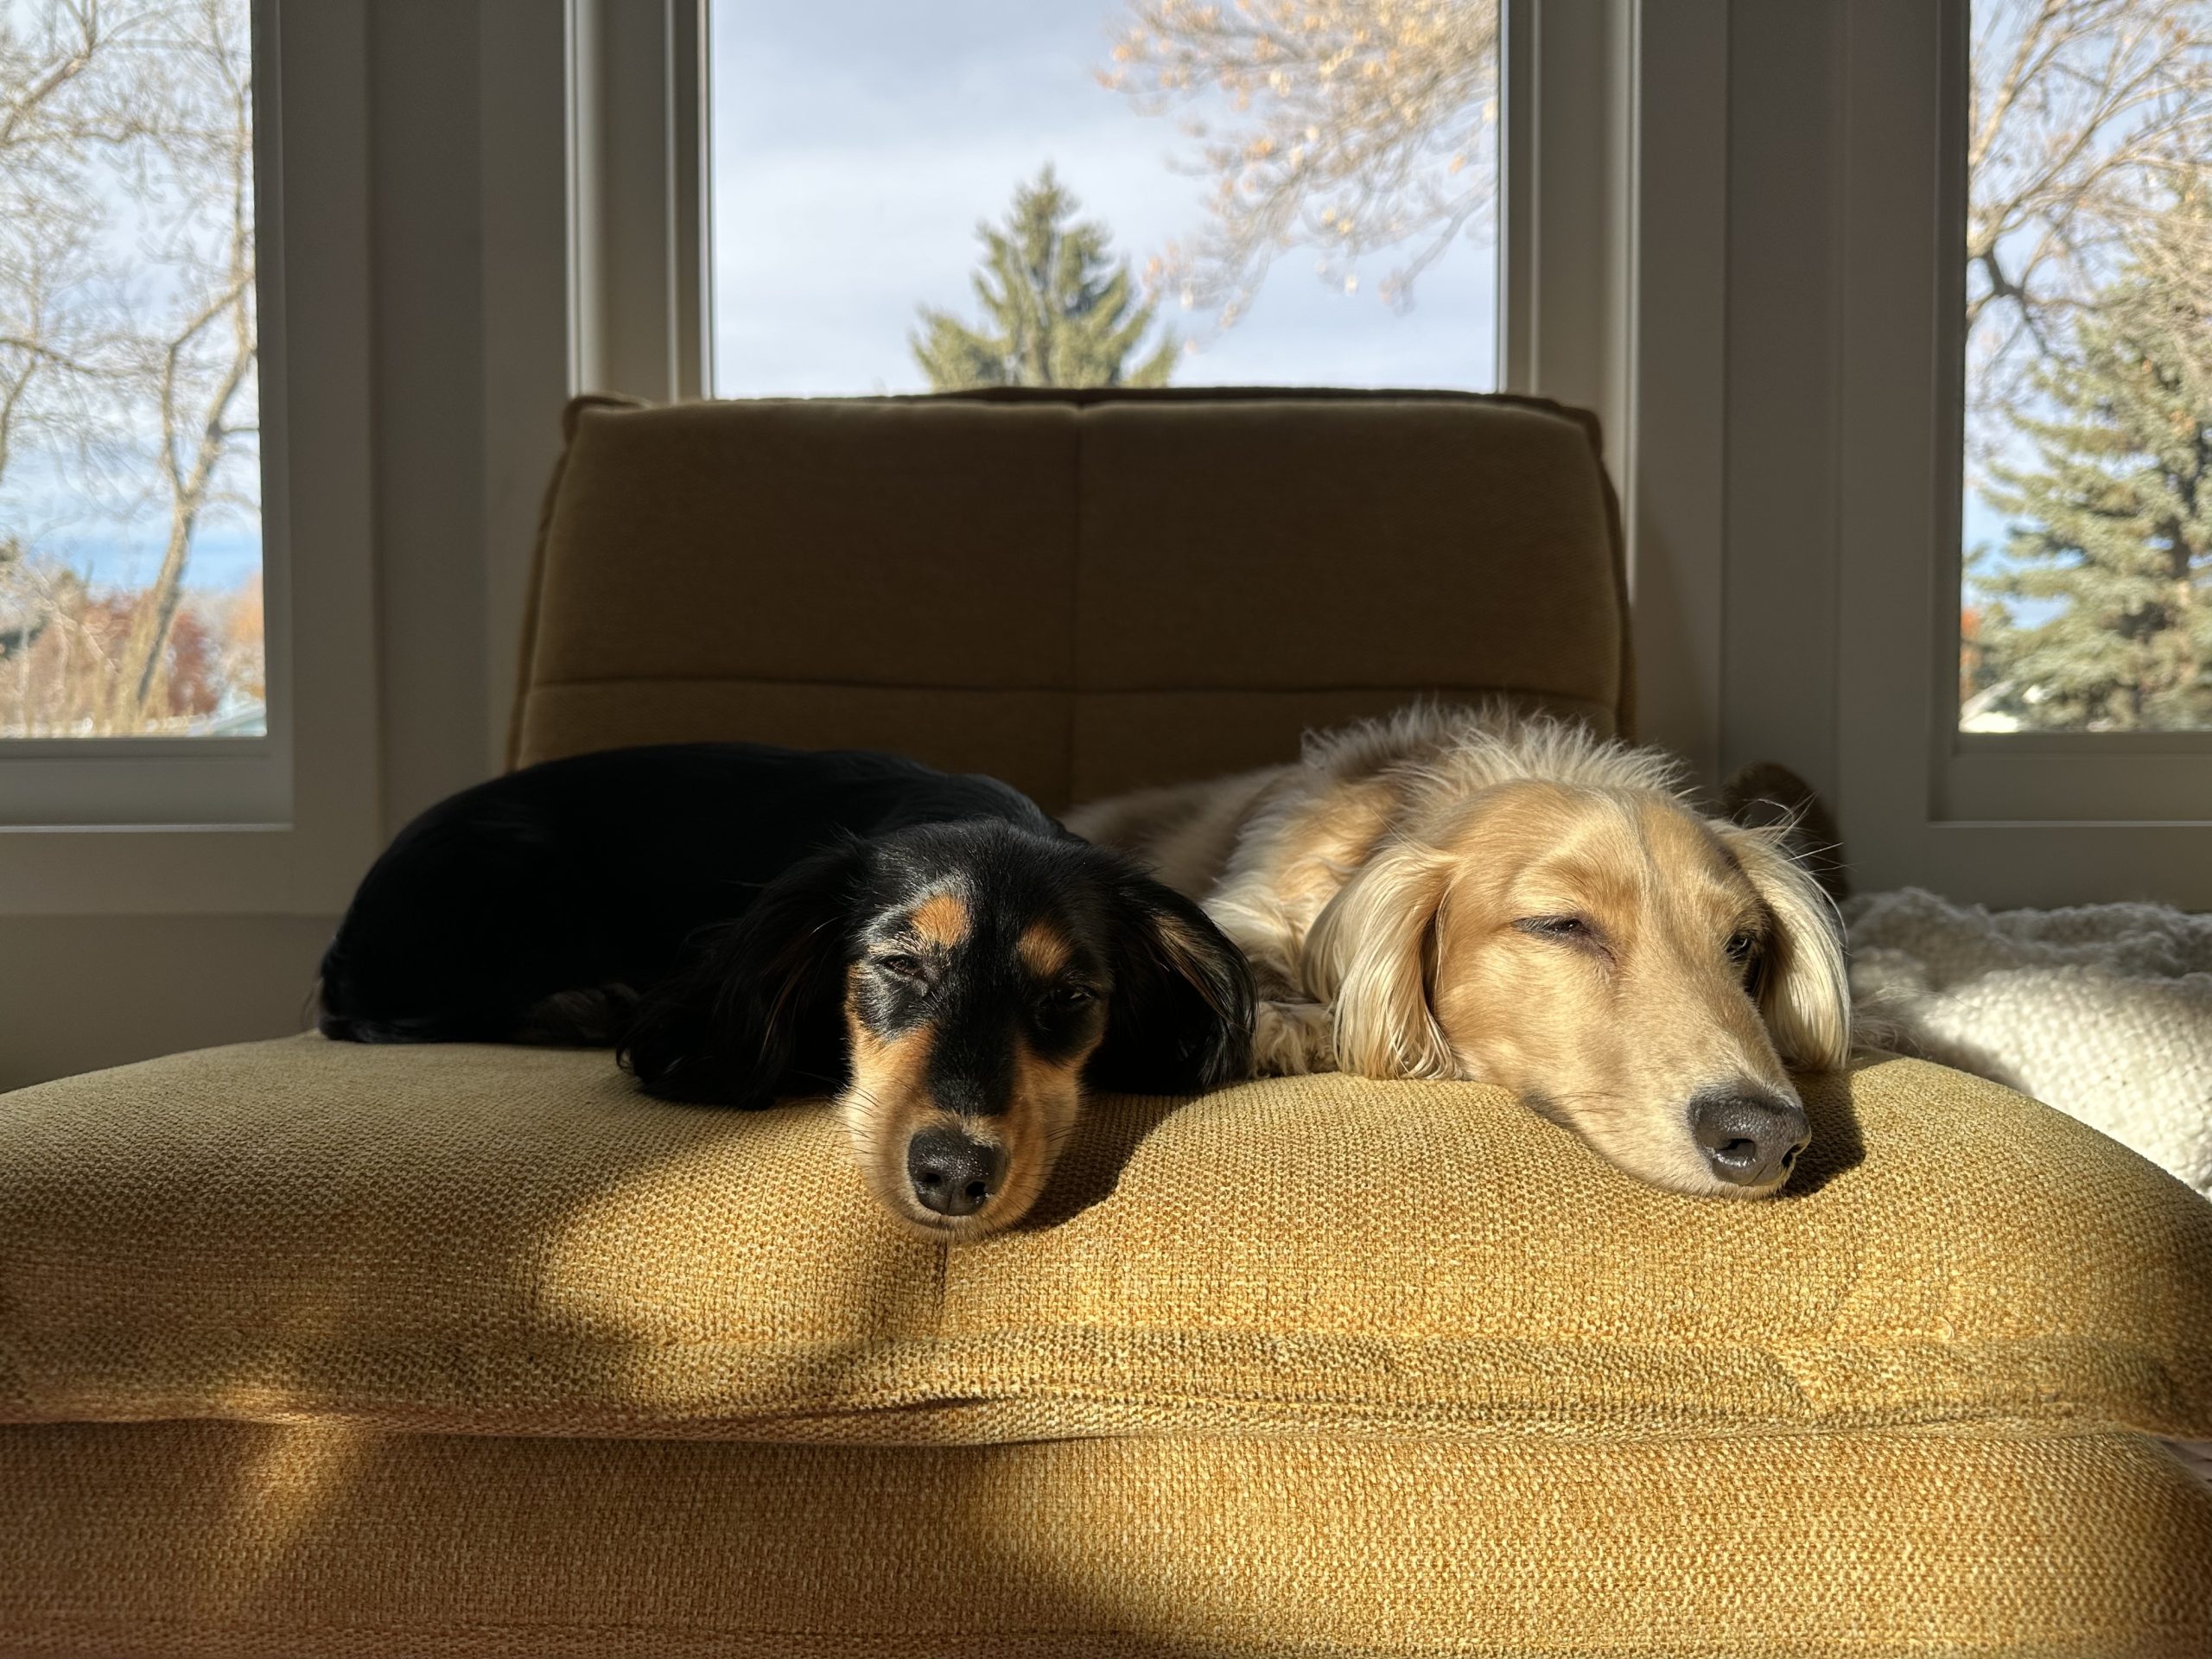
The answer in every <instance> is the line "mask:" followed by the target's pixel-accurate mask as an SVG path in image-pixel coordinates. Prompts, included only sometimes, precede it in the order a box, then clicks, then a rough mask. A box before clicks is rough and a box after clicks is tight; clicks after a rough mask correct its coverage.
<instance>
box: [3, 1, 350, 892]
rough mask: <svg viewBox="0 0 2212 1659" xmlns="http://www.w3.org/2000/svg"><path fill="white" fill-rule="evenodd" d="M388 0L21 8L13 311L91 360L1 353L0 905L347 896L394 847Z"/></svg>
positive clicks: (12, 8) (12, 170)
mask: <svg viewBox="0 0 2212 1659" xmlns="http://www.w3.org/2000/svg"><path fill="white" fill-rule="evenodd" d="M367 22H368V19H367V12H366V9H365V4H364V3H363V0H315V3H312V4H303V3H293V0H100V3H99V4H98V5H97V6H95V5H93V4H92V3H90V0H86V3H83V4H81V5H80V4H79V3H77V0H0V85H4V86H5V88H6V92H5V96H6V97H7V98H8V99H10V100H11V102H10V104H9V105H7V108H6V109H4V110H0V192H6V193H8V194H9V195H10V208H9V212H8V213H7V215H6V216H5V217H4V219H0V307H8V308H10V310H9V311H8V313H7V315H6V316H5V318H4V320H3V321H0V333H5V334H7V335H8V337H9V339H10V340H13V341H17V342H21V341H22V340H33V341H36V340H46V339H54V338H59V336H55V335H53V334H50V333H49V334H36V333H31V334H26V333H24V332H23V324H24V323H25V321H26V319H27V318H28V320H29V321H30V322H32V323H37V324H41V326H47V325H50V326H51V327H54V328H62V327H65V326H66V328H67V331H69V332H68V333H67V352H68V353H69V354H70V361H69V362H68V363H67V364H61V363H56V362H53V361H48V360H44V359H41V362H40V364H39V365H38V366H37V368H36V370H35V372H32V373H30V374H29V378H28V380H26V378H25V371H26V368H27V366H29V361H28V360H29V359H30V358H31V357H33V356H35V355H36V353H32V352H28V351H25V350H22V349H21V348H20V345H19V346H18V348H17V349H16V350H15V351H14V352H13V353H12V354H11V353H10V352H9V351H8V350H7V349H6V348H5V347H4V346H0V374H5V375H8V376H11V377H14V378H13V379H12V380H11V381H10V383H9V384H10V385H13V386H14V387H15V388H16V393H17V395H16V402H15V404H14V405H13V414H14V416H15V420H14V423H12V424H10V426H9V427H8V429H7V448H6V465H5V469H4V470H5V472H6V478H5V480H4V481H0V536H4V537H5V538H7V539H8V540H9V541H10V543H11V545H10V549H9V551H10V559H9V563H10V564H11V565H14V566H16V567H18V569H17V570H16V588H14V589H12V590H11V592H12V594H14V603H15V606H16V608H14V609H13V610H11V611H10V613H9V614H10V616H11V617H12V618H13V619H14V620H15V622H16V626H14V627H13V628H11V629H8V630H6V632H8V633H9V634H10V636H11V637H10V639H8V640H7V642H6V647H5V650H4V652H0V686H4V685H5V684H6V683H8V682H10V681H11V680H12V681H13V683H14V685H15V687H16V692H15V695H16V696H18V697H20V696H22V685H23V683H24V681H25V680H26V679H29V682H30V683H31V685H32V687H33V691H34V696H33V698H32V700H31V702H30V703H29V709H30V714H29V715H28V716H18V717H17V719H16V723H15V724H14V725H13V726H11V727H10V728H7V730H8V733H9V734H7V735H5V736H0V915H7V914H47V915H57V914H85V913H91V912H108V913H117V912H122V913H137V914H146V913H156V912H168V913H178V914H181V913H199V914H212V913H216V912H231V913H246V912H260V913H296V914H309V915H312V914H330V913H333V912H335V911H336V910H337V909H338V908H339V907H340V906H342V905H343V903H344V902H345V899H346V894H347V893H350V892H351V891H352V887H353V882H354V881H355V880H358V878H359V874H360V870H361V868H362V867H363V865H364V864H365V863H366V861H368V858H369V857H370V856H371V855H372V853H373V851H374V849H375V847H376V844H377V838H378V815H377V791H378V759H377V757H378V741H377V718H376V715H377V682H376V667H375V641H374V636H373V632H372V626H373V624H372V619H373V616H374V611H375V587H374V582H373V572H372V562H371V536H372V525H373V524H374V521H375V502H374V493H373V490H372V482H373V480H372V474H371V465H370V463H371V454H372V448H371V434H372V428H371V421H370V416H371V400H370V365H371V362H372V353H371V349H370V347H371V334H370V321H371V319H370V290H369V274H370V270H371V267H372V242H371V238H370V213H369V203H370V197H369V188H370V168H369V144H370V125H369V121H368V84H367V79H366V77H365V75H364V73H363V65H364V63H365V61H366V60H367V54H368V28H367ZM88 40H89V41H90V45H89V47H88V46H87V45H86V42H87V41H88ZM57 49H58V52H59V55H58V56H56V55H55V54H56V51H57ZM110 52H112V53H113V54H115V55H113V56H110V57H106V58H105V60H104V59H103V54H107V53H110ZM103 61H105V65H106V70H105V72H102V70H101V65H102V63H103ZM101 73H107V74H108V75H109V76H110V77H111V78H109V79H100V78H99V76H100V74H101ZM48 99H61V100H62V101H61V102H60V103H54V102H49V101H48ZM72 99H73V100H78V101H77V102H69V101H68V100H72ZM41 110H43V111H48V112H50V115H49V118H50V120H51V122H52V124H53V126H54V128H55V129H57V130H55V131H54V132H52V133H48V132H47V131H46V130H44V129H43V128H41V124H40V120H39V119H37V118H35V117H36V115H37V112H38V111H41ZM9 111H14V116H13V118H11V117H10V114H9ZM48 137H51V138H54V139H57V140H66V141H67V142H61V143H50V144H48V145H47V147H46V148H45V149H43V150H41V149H39V148H38V145H37V143H34V144H33V147H32V149H31V151H30V154H31V155H32V156H34V157H36V158H38V159H37V165H36V166H34V165H33V164H32V162H29V161H26V160H25V159H24V156H25V153H26V152H25V149H23V147H22V143H16V141H24V140H33V141H41V142H42V141H44V140H45V139H47V138H48ZM11 144H13V145H14V147H13V148H10V145H11ZM26 202H28V203H29V204H31V205H33V206H37V205H39V204H44V205H45V206H46V207H50V208H51V209H52V210H53V211H54V212H55V213H64V214H70V215H74V216H75V218H74V219H73V224H75V225H76V226H78V227H79V233H78V235H77V238H76V239H75V240H74V241H52V242H38V241H35V240H33V239H32V232H33V230H34V229H35V227H27V226H24V225H22V224H21V223H19V222H18V213H19V212H20V207H21V205H22V204H24V203H26ZM27 258H44V259H46V260H48V262H49V263H48V266H47V267H46V269H45V270H43V271H41V270H39V269H37V268H36V267H35V265H33V266H29V267H27V266H26V264H24V263H23V262H24V261H25V260H26V259H27ZM10 262H12V263H10ZM65 279H66V280H65ZM27 293H28V294H29V295H30V296H32V297H33V298H34V299H35V300H37V301H39V302H40V303H39V304H38V305H37V306H35V307H34V308H32V309H31V310H29V312H22V311H17V310H16V309H13V308H15V307H16V306H18V305H19V304H20V302H22V297H23V296H24V295H25V294H27ZM294 315H297V316H299V317H300V318H301V319H302V327H301V328H300V329H299V330H298V331H297V333H296V334H294V333H293V331H292V330H290V329H289V328H288V327H287V323H288V321H289V319H290V318H291V317H293V316H294ZM202 319H204V321H202ZM195 324H198V325H199V326H197V327H194V325H195ZM172 347H174V348H175V349H174V352H172ZM64 368H67V370H68V373H67V375H66V376H65V375H64V374H63V373H61V372H60V371H61V370H62V369H64ZM49 371H53V372H52V373H51V374H49ZM63 393H66V394H67V396H66V397H62V396H60V394H63ZM165 396H166V397H167V399H168V410H169V416H170V421H169V425H168V431H167V436H168V440H169V445H168V451H167V454H168V460H166V461H165V460H164V458H163V449H162V436H163V435H164V434H163V429H162V409H163V398H164V397H165ZM295 549H297V550H300V556H298V557H295V556H294V550H295ZM173 555H174V558H173V557H172V556H173ZM26 565H28V566H29V567H30V570H31V573H32V575H35V577H36V578H37V582H38V586H37V587H36V588H32V586H31V581H30V578H29V576H27V575H25V573H24V571H23V570H22V569H21V567H23V566H26ZM257 584H258V585H257ZM26 592H28V593H29V601H28V602H25V601H24V599H23V594H25V593H26ZM257 595H258V597H260V599H261V600H262V601H263V605H264V609H263V611H262V626H261V627H260V629H259V633H258V642H257V639H256V630H255V627H254V600H255V598H256V597H257ZM172 602H173V608H172ZM103 618H105V619H107V620H102V619H103ZM181 619H190V620H191V621H190V622H188V623H187V622H181ZM142 621H149V622H150V624H151V625H152V635H151V637H152V638H153V639H154V640H155V641H156V642H157V643H156V644H155V645H153V646H152V647H151V648H150V649H149V648H147V646H146V643H145V636H144V635H143V634H142V635H140V636H139V648H138V649H137V652H136V655H135V656H134V655H133V654H132V645H131V641H132V639H133V634H134V630H136V629H137V628H138V627H139V626H141V623H142ZM193 623H196V624H198V625H199V628H198V631H197V632H195V631H194V629H193V626H192V624H193ZM64 643H66V644H67V645H68V647H69V652H68V658H67V667H68V672H67V673H66V674H63V673H60V672H51V671H52V670H53V669H54V663H53V662H52V660H51V658H49V657H48V655H46V654H44V653H51V655H52V657H53V658H58V657H60V655H61V652H60V645H62V644H64ZM257 643H258V649H257ZM22 651H28V652H29V653H30V655H29V658H28V660H27V659H26V658H24V657H22V656H19V655H18V654H17V653H18V652H22ZM88 658H89V659H90V661H91V662H92V665H93V671H92V672H87V671H86V661H87V659H88ZM27 668H28V669H29V673H28V674H27V673H26V669H27ZM133 669H135V670H136V673H135V674H134V673H133V672H132V670H133ZM142 687H143V695H141V688H142ZM41 688H44V690H45V691H48V692H52V693H54V696H51V697H50V698H48V700H46V701H40V700H39V697H40V696H41V695H42V694H41ZM63 690H67V692H68V694H69V696H72V697H75V698H76V699H78V700H77V701H76V702H69V701H67V700H66V699H64V698H63V697H62V696H60V692H61V691H63ZM0 695H4V694H3V693H0ZM5 706H6V705H5V704H0V709H4V708H5ZM16 706H17V707H19V708H20V707H22V706H23V705H22V704H20V703H19V704H18V705H16ZM34 731H35V734H31V733H32V732H34Z"/></svg>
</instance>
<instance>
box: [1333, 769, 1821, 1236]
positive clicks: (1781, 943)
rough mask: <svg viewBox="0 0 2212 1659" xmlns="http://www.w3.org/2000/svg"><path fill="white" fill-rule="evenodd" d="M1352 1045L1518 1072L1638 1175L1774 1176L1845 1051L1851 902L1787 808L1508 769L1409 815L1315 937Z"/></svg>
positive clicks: (1348, 1065) (1504, 1077)
mask: <svg viewBox="0 0 2212 1659" xmlns="http://www.w3.org/2000/svg"><path fill="white" fill-rule="evenodd" d="M1306 964H1307V977H1308V980H1309V984H1308V989H1309V990H1310V991H1312V993H1313V995H1315V996H1316V997H1318V998H1319V999H1320V1000H1323V1001H1331V1002H1333V1003H1334V1005H1335V1008H1336V1044H1337V1052H1338V1063H1339V1064H1340V1065H1343V1066H1344V1069H1345V1070H1346V1071H1355V1072H1361V1073H1364V1074H1366V1075H1368V1076H1370V1077H1461V1078H1466V1079H1471V1080H1475V1081H1481V1082H1488V1083H1495V1084H1502V1085H1503V1086H1504V1087H1506V1088H1508V1089H1510V1090H1514V1091H1515V1092H1516V1094H1518V1095H1519V1096H1521V1097H1522V1099H1523V1100H1524V1101H1526V1102H1527V1103H1529V1105H1530V1106H1532V1107H1533V1108H1535V1109H1536V1110H1538V1111H1540V1112H1541V1113H1543V1114H1544V1115H1545V1116H1548V1117H1550V1118H1552V1119H1554V1121H1555V1122H1560V1123H1563V1124H1565V1125H1566V1126H1567V1127H1568V1128H1572V1129H1573V1130H1574V1131H1575V1132H1576V1133H1577V1134H1579V1135H1581V1136H1582V1137H1583V1139H1584V1140H1586V1141H1588V1142H1589V1143H1590V1145H1591V1146H1592V1147H1595V1148H1596V1149H1597V1151H1598V1152H1599V1154H1602V1155H1603V1156H1604V1157H1605V1158H1606V1159H1608V1160H1611V1162H1612V1163H1614V1164H1616V1165H1618V1166H1619V1167H1621V1168H1622V1169H1624V1170H1625V1171H1627V1172H1628V1173H1630V1174H1632V1175H1635V1176H1637V1177H1639V1178H1641V1179H1644V1180H1647V1181H1650V1182H1652V1183H1654V1184H1655V1185H1659V1186H1663V1187H1667V1188H1670V1189H1672V1190H1674V1191H1675V1192H1688V1193H1695V1194H1709V1195H1715V1196H1722V1197H1732V1198H1757V1197H1760V1196H1763V1195H1765V1194H1767V1193H1770V1192H1775V1191H1777V1190H1778V1189H1779V1188H1780V1187H1781V1185H1783V1182H1784V1181H1786V1180H1788V1179H1789V1173H1790V1171H1791V1169H1792V1168H1793V1167H1794V1166H1795V1165H1796V1160H1797V1156H1798V1154H1799V1153H1800V1152H1801V1151H1802V1149H1803V1147H1805V1145H1806V1144H1807V1142H1808V1140H1809V1139H1810V1135H1809V1131H1808V1127H1807V1124H1806V1120H1805V1113H1804V1108H1803V1105H1802V1102H1801V1101H1800V1099H1799V1097H1798V1095H1797V1091H1796V1088H1795V1087H1794V1086H1793V1085H1792V1084H1791V1083H1790V1080H1789V1073H1788V1070H1787V1069H1786V1068H1790V1067H1795V1068H1797V1069H1801V1070H1831V1069H1836V1068H1840V1066H1842V1065H1843V1064H1844V1062H1845V1059H1846V1058H1847V1053H1848V1051H1849V1047H1850V1002H1849V990H1848V986H1847V980H1846V975H1845V963H1844V955H1843V944H1842V938H1841V935H1840V930H1839V927H1838V925H1837V920H1836V917H1835V912H1834V908H1833V907H1832V906H1830V905H1829V904H1828V902H1827V899H1826V898H1825V896H1824V895H1823V894H1822V893H1821V890H1820V888H1819V887H1817V886H1815V883H1814V882H1813V880H1812V879H1811V878H1810V877H1809V876H1808V874H1806V873H1805V871H1804V870H1803V869H1802V868H1801V867H1800V866H1799V865H1798V863H1797V862H1796V860H1795V859H1793V858H1792V857H1791V856H1790V855H1789V853H1788V851H1787V850H1786V849H1784V847H1783V842H1782V837H1781V836H1780V835H1779V834H1778V833H1777V831H1774V830H1770V829H1744V828H1742V827H1740V826H1738V825H1736V824H1732V823H1725V822H1723V821H1720V820H1718V819H1710V818H1705V817H1700V816H1699V815H1698V814H1697V813H1696V812H1694V810H1691V809H1690V808H1689V807H1688V806H1687V805H1686V804H1683V802H1682V801H1681V799H1680V798H1679V797H1677V796H1675V794H1673V793H1672V792H1670V791H1668V790H1666V789H1663V788H1657V787H1649V786H1642V785H1625V786H1609V785H1598V784H1584V783H1573V784H1559V783H1552V782H1545V781H1540V780H1535V779H1516V780H1512V781H1506V782H1501V783H1497V784H1495V785H1491V786H1489V787H1487V788H1484V789H1481V790H1479V791H1476V792H1474V793H1472V794H1471V795H1468V796H1464V797H1461V798H1459V799H1458V800H1457V801H1455V802H1453V803H1452V804H1451V805H1450V806H1449V807H1448V808H1443V809H1439V810H1436V811H1434V812H1433V813H1432V814H1428V815H1426V816H1423V815H1416V816H1415V817H1414V818H1413V819H1412V820H1410V821H1409V822H1407V823H1402V824H1401V825H1400V826H1398V833H1395V834H1394V835H1393V836H1390V837H1389V838H1387V839H1386V840H1385V841H1384V842H1383V843H1382V844H1381V845H1380V846H1378V847H1377V848H1376V851H1375V853H1374V854H1373V855H1372V856H1371V857H1370V858H1369V859H1368V860H1367V861H1365V862H1364V863H1363V865H1362V866H1361V867H1360V868H1358V870H1357V872H1355V873H1354V874H1353V875H1352V876H1351V879H1350V880H1348V881H1347V882H1346V883H1345V885H1344V887H1343V888H1342V889H1341V890H1340V891H1339V892H1338V893H1337V895H1336V897H1335V899H1333V900H1332V902H1331V903H1330V905H1329V906H1328V907H1327V909H1325V911H1324V912H1322V914H1321V916H1320V918H1319V920H1318V922H1317V923H1316V924H1315V926H1314V929H1313V935H1312V937H1311V938H1310V939H1309V940H1308V942H1307V950H1306Z"/></svg>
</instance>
